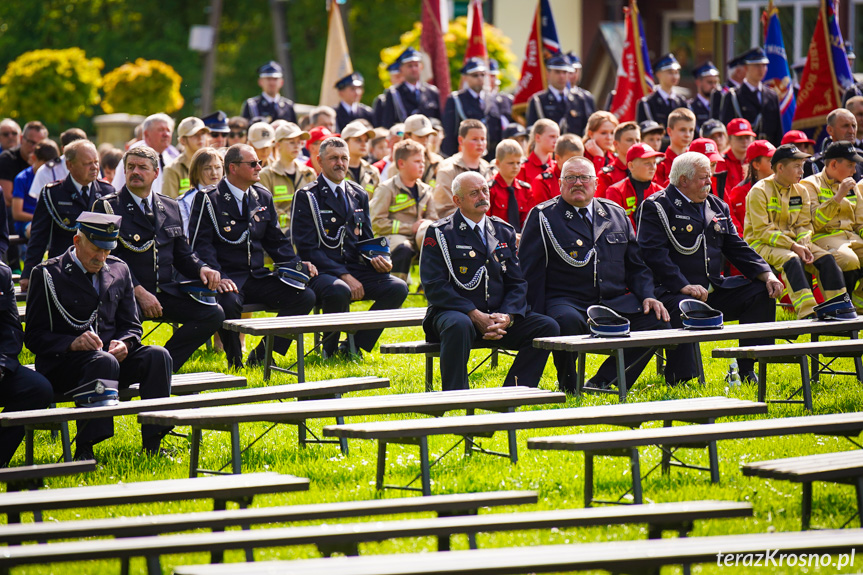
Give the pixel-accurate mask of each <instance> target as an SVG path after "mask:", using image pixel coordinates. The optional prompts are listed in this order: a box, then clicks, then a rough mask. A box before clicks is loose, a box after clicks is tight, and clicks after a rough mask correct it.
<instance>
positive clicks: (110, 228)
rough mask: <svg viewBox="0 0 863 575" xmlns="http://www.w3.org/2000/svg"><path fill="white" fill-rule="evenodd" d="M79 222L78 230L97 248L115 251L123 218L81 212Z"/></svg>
mask: <svg viewBox="0 0 863 575" xmlns="http://www.w3.org/2000/svg"><path fill="white" fill-rule="evenodd" d="M77 221H78V230H79V231H80V232H81V233H82V234H84V237H85V238H87V239H88V240H90V241H91V242H92V243H93V245H95V246H96V247H97V248H102V249H103V250H113V249H114V248H116V247H117V238H118V237H119V236H120V222H122V221H123V218H122V217H120V216H115V215H111V214H97V213H95V212H81V215H80V216H78V220H77Z"/></svg>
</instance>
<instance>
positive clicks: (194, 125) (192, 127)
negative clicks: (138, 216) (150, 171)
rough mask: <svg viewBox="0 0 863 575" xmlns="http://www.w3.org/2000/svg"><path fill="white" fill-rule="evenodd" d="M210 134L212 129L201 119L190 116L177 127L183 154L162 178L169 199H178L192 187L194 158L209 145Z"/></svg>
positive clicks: (163, 191)
mask: <svg viewBox="0 0 863 575" xmlns="http://www.w3.org/2000/svg"><path fill="white" fill-rule="evenodd" d="M209 134H210V128H208V127H207V126H206V125H205V124H204V121H203V120H201V119H200V118H196V117H194V116H190V117H188V118H185V119H184V120H183V121H182V122H180V125H179V126H178V127H177V138H179V140H180V143H181V144H183V153H182V154H180V155H179V156H177V157H176V158H175V159H174V161H173V162H171V163H170V164H168V167H166V168H165V174H164V175H163V176H162V193H163V194H165V195H166V196H168V197H169V198H174V199H177V198H178V197H180V196H181V195H183V193H184V192H185V191H186V190H188V189H189V188H191V187H192V184H191V182H190V180H189V167H190V166H191V165H192V156H194V155H195V152H197V151H198V150H200V149H201V148H203V147H204V146H206V145H207V137H208V136H209Z"/></svg>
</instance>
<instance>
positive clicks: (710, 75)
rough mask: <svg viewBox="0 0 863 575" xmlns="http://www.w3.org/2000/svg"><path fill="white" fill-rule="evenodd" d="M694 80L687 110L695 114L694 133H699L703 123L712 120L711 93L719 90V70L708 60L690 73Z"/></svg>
mask: <svg viewBox="0 0 863 575" xmlns="http://www.w3.org/2000/svg"><path fill="white" fill-rule="evenodd" d="M692 76H693V77H694V78H695V97H694V98H692V99H691V100H689V102H687V106H689V109H690V110H692V111H693V113H695V133H696V134H698V133H700V132H701V126H702V125H704V122H706V121H707V120H709V119H710V118H712V117H713V116H711V115H710V102H711V101H712V98H713V93H714V92H715V91H716V90H718V89H719V70H718V69H717V68H716V66H714V65H713V62H711V61H710V60H708V61H707V62H705V63H704V64H702V65H701V66H699V67H697V68H695V69H694V70H693V71H692Z"/></svg>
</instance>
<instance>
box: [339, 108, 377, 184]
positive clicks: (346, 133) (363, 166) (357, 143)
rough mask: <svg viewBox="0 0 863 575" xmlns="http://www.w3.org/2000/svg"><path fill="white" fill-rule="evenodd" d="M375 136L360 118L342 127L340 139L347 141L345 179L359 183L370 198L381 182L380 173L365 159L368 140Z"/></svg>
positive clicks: (367, 151)
mask: <svg viewBox="0 0 863 575" xmlns="http://www.w3.org/2000/svg"><path fill="white" fill-rule="evenodd" d="M374 137H375V131H374V130H373V129H372V128H370V127H369V126H367V125H366V123H365V122H363V121H362V120H354V121H353V122H351V123H350V124H348V125H347V126H345V127H344V129H342V139H343V140H344V141H346V142H347V143H348V153H349V154H350V156H351V159H350V161H349V162H348V174H347V176H346V177H345V179H346V180H351V181H354V182H356V183H358V184H359V185H360V187H361V188H362V189H364V190H365V191H366V193H367V194H368V195H369V198H371V197H372V196H373V195H374V193H375V189H376V188H377V187H378V185H379V184H380V183H381V173H380V172H379V171H378V169H377V168H376V167H374V166H373V165H371V164H370V163H368V162H367V161H366V157H367V156H368V155H369V142H370V141H371V139H372V138H374Z"/></svg>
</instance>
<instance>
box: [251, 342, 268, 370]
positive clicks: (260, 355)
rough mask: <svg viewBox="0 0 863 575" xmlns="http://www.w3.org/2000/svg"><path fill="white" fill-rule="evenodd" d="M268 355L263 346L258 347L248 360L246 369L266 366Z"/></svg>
mask: <svg viewBox="0 0 863 575" xmlns="http://www.w3.org/2000/svg"><path fill="white" fill-rule="evenodd" d="M266 355H267V350H266V349H264V348H263V347H262V346H260V345H259V346H258V347H256V348H255V349H253V350H252V351H251V352H250V353H249V357H248V358H246V367H260V366H262V365H264V359H265V356H266Z"/></svg>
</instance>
